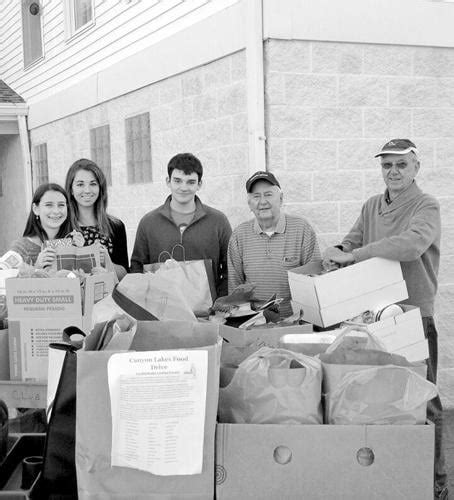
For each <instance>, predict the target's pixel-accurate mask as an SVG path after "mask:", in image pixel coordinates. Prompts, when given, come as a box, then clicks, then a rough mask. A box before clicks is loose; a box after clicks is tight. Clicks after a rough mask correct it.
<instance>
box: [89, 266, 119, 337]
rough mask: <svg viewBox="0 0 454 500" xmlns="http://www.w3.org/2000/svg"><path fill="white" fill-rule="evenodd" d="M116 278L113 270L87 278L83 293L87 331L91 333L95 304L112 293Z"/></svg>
mask: <svg viewBox="0 0 454 500" xmlns="http://www.w3.org/2000/svg"><path fill="white" fill-rule="evenodd" d="M115 279H116V277H115V275H114V273H113V272H111V273H100V274H93V275H91V276H87V278H86V279H85V288H84V291H83V294H82V302H83V316H84V318H83V329H84V331H85V332H87V333H89V332H90V331H91V329H92V327H93V324H92V323H93V321H92V313H93V306H94V305H95V304H96V303H97V302H99V301H100V300H102V299H104V298H105V297H107V296H108V295H110V294H111V293H112V291H113V289H114V286H115Z"/></svg>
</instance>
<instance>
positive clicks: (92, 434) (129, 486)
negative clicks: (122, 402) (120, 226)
mask: <svg viewBox="0 0 454 500" xmlns="http://www.w3.org/2000/svg"><path fill="white" fill-rule="evenodd" d="M220 348H221V340H220V338H219V337H218V325H214V324H213V325H212V324H199V323H194V322H183V321H162V322H161V321H146V322H145V321H144V322H140V321H139V322H138V324H137V332H136V334H135V336H134V339H133V342H132V344H131V350H136V351H159V350H169V349H202V350H205V351H207V353H208V372H207V397H206V408H205V428H204V442H203V468H202V472H201V474H194V475H181V476H158V475H154V474H151V473H149V472H144V471H140V470H137V469H131V468H126V467H111V445H112V442H111V436H112V420H111V410H110V408H111V405H110V397H109V387H108V379H107V364H108V360H109V358H110V357H111V356H112V355H113V354H114V353H113V352H112V351H79V352H78V356H77V408H78V409H80V410H79V411H78V412H77V417H76V469H77V484H78V490H79V499H81V500H83V499H95V498H104V499H110V498H115V499H125V500H126V499H128V500H129V499H131V498H150V499H158V498H159V499H162V498H169V499H170V498H172V499H189V498H190V499H196V498H197V499H207V500H208V499H210V500H211V499H212V498H213V496H214V437H215V426H216V412H217V403H218V386H219V363H220Z"/></svg>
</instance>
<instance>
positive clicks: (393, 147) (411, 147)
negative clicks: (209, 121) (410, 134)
mask: <svg viewBox="0 0 454 500" xmlns="http://www.w3.org/2000/svg"><path fill="white" fill-rule="evenodd" d="M410 152H413V153H415V155H418V149H417V147H416V145H415V144H414V143H413V142H411V141H410V139H393V140H392V141H389V142H387V143H386V144H385V145H384V146H383V147H382V148H381V150H380V152H378V153H377V154H376V155H375V158H377V157H378V156H383V155H406V154H407V153H410Z"/></svg>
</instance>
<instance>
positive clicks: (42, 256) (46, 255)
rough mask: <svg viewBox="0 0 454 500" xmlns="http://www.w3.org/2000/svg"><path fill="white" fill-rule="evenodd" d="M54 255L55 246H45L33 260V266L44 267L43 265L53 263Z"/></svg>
mask: <svg viewBox="0 0 454 500" xmlns="http://www.w3.org/2000/svg"><path fill="white" fill-rule="evenodd" d="M56 256H57V251H56V250H55V248H52V247H47V248H45V249H44V250H42V251H41V252H40V253H39V255H38V258H37V259H36V262H35V267H39V268H41V269H44V268H45V267H48V266H51V265H52V264H53V263H54V261H55V258H56Z"/></svg>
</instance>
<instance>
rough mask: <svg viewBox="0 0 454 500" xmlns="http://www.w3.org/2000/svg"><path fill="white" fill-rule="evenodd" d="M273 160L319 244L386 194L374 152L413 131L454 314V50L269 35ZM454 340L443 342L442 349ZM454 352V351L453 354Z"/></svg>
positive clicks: (443, 305) (448, 306)
mask: <svg viewBox="0 0 454 500" xmlns="http://www.w3.org/2000/svg"><path fill="white" fill-rule="evenodd" d="M265 76H266V122H267V137H268V142H267V154H268V166H269V168H270V169H271V170H272V171H274V172H276V173H277V174H278V176H279V177H280V178H282V180H283V182H282V184H283V187H284V190H285V192H286V200H287V209H288V210H289V211H290V212H293V213H299V214H304V215H306V216H307V217H308V218H309V219H310V220H311V221H312V223H313V224H314V226H315V228H316V230H317V233H318V234H319V237H320V241H321V244H322V246H326V245H329V244H332V243H334V242H338V241H339V240H340V238H341V237H342V236H343V235H344V234H345V233H346V232H347V231H348V230H349V229H350V227H351V225H352V224H353V222H354V221H355V219H356V217H357V216H358V214H359V211H360V207H361V205H362V203H363V202H364V201H365V200H366V199H367V198H368V197H369V196H371V195H372V194H375V193H378V192H382V191H383V189H384V184H383V180H382V178H381V172H380V168H379V164H378V161H377V160H376V159H374V158H373V155H374V153H375V152H376V151H378V149H379V148H380V147H381V146H382V145H383V144H384V142H386V140H389V139H391V138H395V137H408V138H411V139H413V140H414V141H415V143H416V145H417V146H418V148H419V151H420V153H421V170H420V173H419V174H418V182H419V184H420V186H421V188H422V189H423V190H424V191H426V192H428V193H431V194H433V195H434V196H436V197H437V198H438V200H439V201H440V204H441V211H442V231H443V234H442V245H441V252H442V258H441V268H440V289H439V294H438V301H437V309H438V315H437V318H438V321H439V325H440V327H441V328H442V329H444V332H445V333H446V334H447V333H448V332H449V331H450V329H451V325H452V324H453V321H454V311H453V308H452V304H453V303H454V190H453V186H454V172H453V169H452V161H453V157H454V49H447V48H427V47H409V46H400V45H372V44H352V43H336V42H318V41H315V42H310V41H296V40H295V41H291V40H268V41H267V42H266V45H265ZM445 347H446V349H449V348H451V349H452V347H449V346H447V345H446V346H444V345H443V340H442V341H441V357H443V356H445V355H446V350H445V352H443V350H444V348H445ZM452 354H454V352H453V353H451V355H452Z"/></svg>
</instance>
